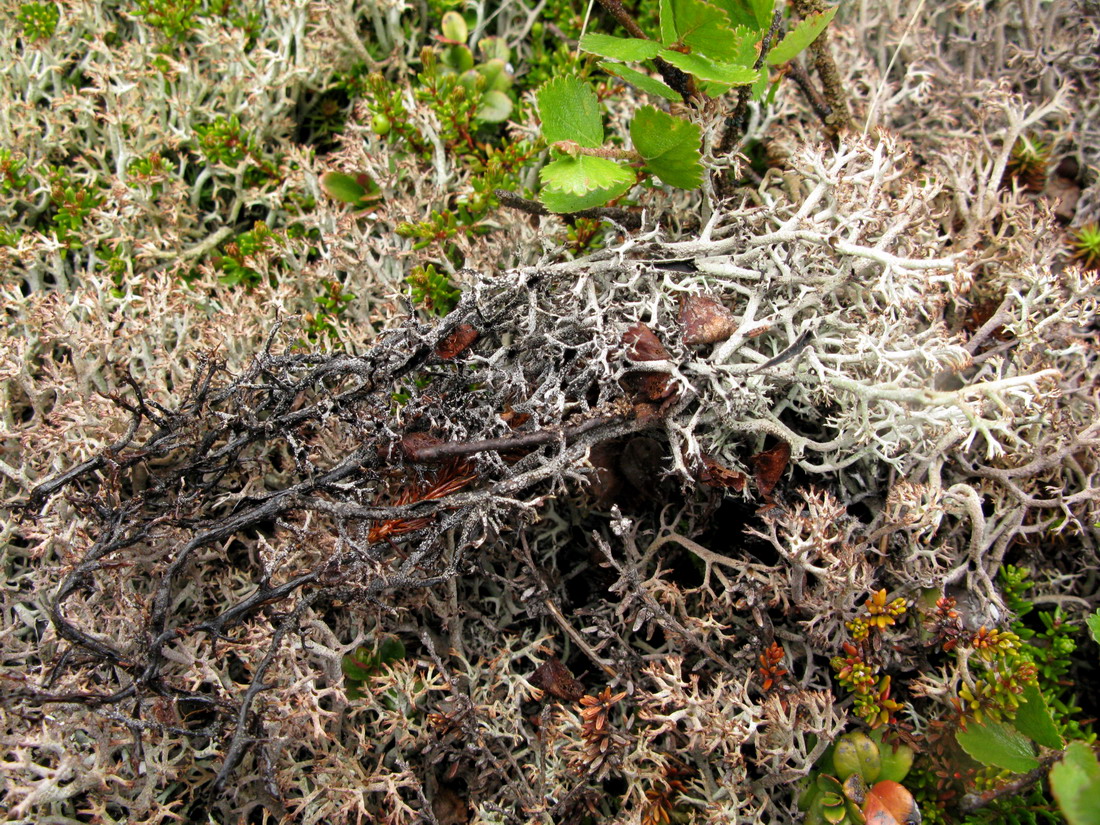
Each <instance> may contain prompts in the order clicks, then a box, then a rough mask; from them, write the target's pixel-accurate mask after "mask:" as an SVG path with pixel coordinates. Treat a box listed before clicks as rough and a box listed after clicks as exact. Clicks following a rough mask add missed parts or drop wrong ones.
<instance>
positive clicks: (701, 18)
mask: <svg viewBox="0 0 1100 825" xmlns="http://www.w3.org/2000/svg"><path fill="white" fill-rule="evenodd" d="M672 15H673V20H674V21H675V25H676V36H677V39H678V40H679V41H680V42H682V43H686V44H687V45H689V46H691V48H692V50H694V51H696V52H699V53H701V54H704V55H706V56H708V57H712V58H719V59H724V58H725V57H726V54H727V49H728V47H729V44H730V41H731V39H732V37H733V31H732V30H731V29H730V25H729V17H727V16H726V13H725V12H724V11H722V9H720V8H718V7H717V6H714V5H711V4H710V3H707V2H704V0H672Z"/></svg>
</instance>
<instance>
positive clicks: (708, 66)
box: [658, 49, 760, 86]
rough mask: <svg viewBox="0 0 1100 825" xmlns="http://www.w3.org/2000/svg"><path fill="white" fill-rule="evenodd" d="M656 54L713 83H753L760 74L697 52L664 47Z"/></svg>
mask: <svg viewBox="0 0 1100 825" xmlns="http://www.w3.org/2000/svg"><path fill="white" fill-rule="evenodd" d="M658 56H659V57H661V58H662V59H663V60H666V61H668V62H669V63H671V64H672V65H673V66H675V67H676V68H677V69H681V70H683V71H685V72H687V73H688V74H690V75H694V76H695V77H697V78H699V79H700V80H711V81H714V82H715V83H726V84H729V85H730V86H747V85H749V84H751V83H755V82H756V78H757V77H758V76H759V75H760V73H759V72H758V71H756V70H755V69H753V68H751V67H749V66H734V65H732V64H729V63H719V62H717V61H715V60H710V59H709V58H706V57H703V56H702V55H698V54H681V53H680V52H674V51H671V50H669V49H665V50H663V51H662V52H661V53H660V55H658Z"/></svg>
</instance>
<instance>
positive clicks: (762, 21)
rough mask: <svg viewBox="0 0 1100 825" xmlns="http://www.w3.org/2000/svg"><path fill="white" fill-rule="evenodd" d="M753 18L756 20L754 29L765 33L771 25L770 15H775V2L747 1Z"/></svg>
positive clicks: (763, 0)
mask: <svg viewBox="0 0 1100 825" xmlns="http://www.w3.org/2000/svg"><path fill="white" fill-rule="evenodd" d="M748 5H749V7H750V8H751V9H752V14H753V17H755V18H756V27H757V28H758V29H760V31H762V32H763V31H767V30H768V29H769V28H770V27H771V24H772V15H773V14H774V13H775V0H748Z"/></svg>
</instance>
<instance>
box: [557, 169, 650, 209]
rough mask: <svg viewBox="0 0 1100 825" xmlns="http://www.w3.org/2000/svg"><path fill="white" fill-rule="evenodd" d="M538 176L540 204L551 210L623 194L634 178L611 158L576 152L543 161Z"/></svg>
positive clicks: (591, 203)
mask: <svg viewBox="0 0 1100 825" xmlns="http://www.w3.org/2000/svg"><path fill="white" fill-rule="evenodd" d="M539 180H541V181H542V191H541V192H540V193H539V200H540V201H542V204H543V206H545V207H546V208H547V209H549V210H550V211H551V212H577V211H579V210H581V209H591V208H592V207H593V206H602V205H603V204H605V203H607V202H608V201H609V200H612V199H614V198H617V197H619V196H620V195H624V194H626V192H627V191H628V190H629V189H630V187H631V186H633V185H634V182H635V180H636V178H635V175H634V173H633V172H632V171H630V170H629V169H627V168H625V167H623V166H620V165H619V164H618V163H615V161H613V160H608V159H607V158H594V157H591V156H589V155H577V156H576V157H564V158H558V159H557V160H555V161H553V162H551V163H548V164H546V166H544V167H543V168H542V171H541V172H539Z"/></svg>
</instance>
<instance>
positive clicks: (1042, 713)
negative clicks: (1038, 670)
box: [1013, 685, 1066, 750]
mask: <svg viewBox="0 0 1100 825" xmlns="http://www.w3.org/2000/svg"><path fill="white" fill-rule="evenodd" d="M1013 724H1014V725H1015V726H1016V730H1018V731H1019V732H1020V733H1022V734H1023V735H1024V736H1030V737H1031V738H1032V739H1034V740H1035V741H1036V742H1038V743H1039V744H1040V745H1042V746H1043V747H1044V748H1050V749H1051V750H1061V749H1062V748H1064V747H1065V746H1066V743H1065V742H1064V741H1063V740H1062V735H1061V734H1060V733H1058V726H1057V725H1055V724H1054V719H1053V717H1052V716H1051V715H1050V708H1048V707H1047V702H1046V699H1044V698H1043V693H1042V691H1040V690H1039V688H1038V687H1036V686H1035V685H1026V686H1025V687H1024V693H1023V701H1022V702H1021V703H1020V707H1019V708H1018V709H1017V711H1016V718H1015V719H1014V720H1013Z"/></svg>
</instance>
